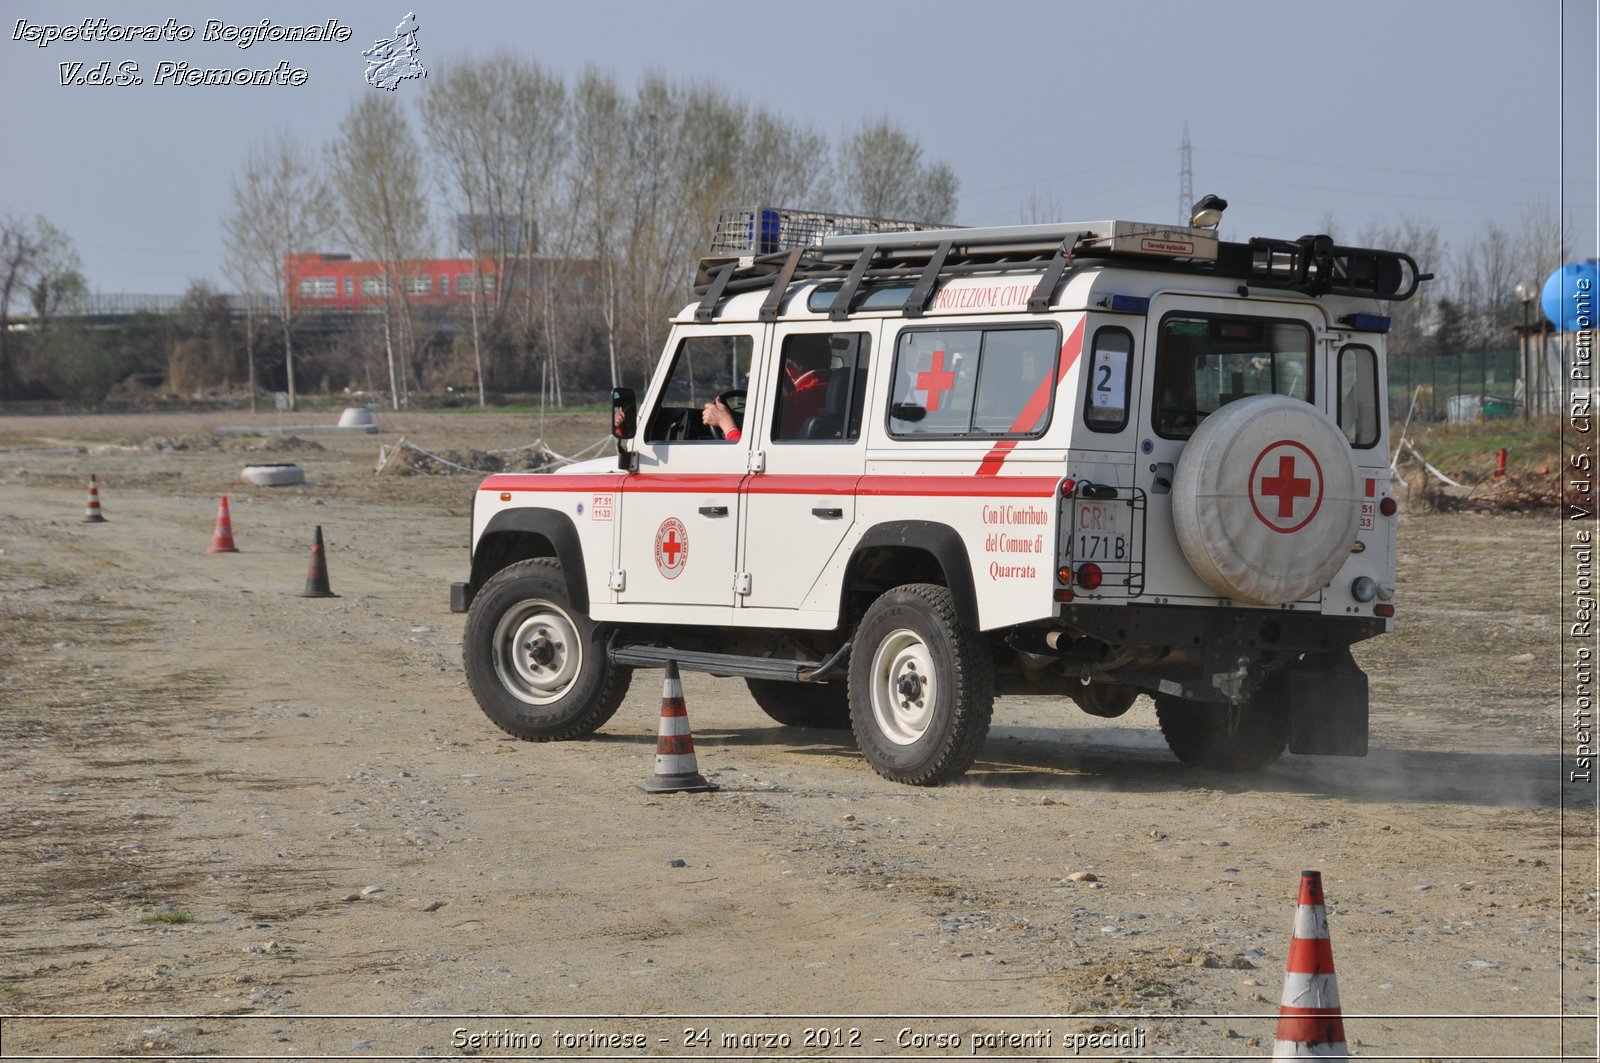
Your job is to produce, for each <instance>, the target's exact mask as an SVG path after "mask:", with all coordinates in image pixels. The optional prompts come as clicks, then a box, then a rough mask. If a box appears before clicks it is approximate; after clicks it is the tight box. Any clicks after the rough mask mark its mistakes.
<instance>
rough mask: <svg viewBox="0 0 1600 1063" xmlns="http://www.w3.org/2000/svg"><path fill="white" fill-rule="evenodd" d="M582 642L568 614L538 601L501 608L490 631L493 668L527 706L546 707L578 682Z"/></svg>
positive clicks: (581, 659) (505, 685)
mask: <svg viewBox="0 0 1600 1063" xmlns="http://www.w3.org/2000/svg"><path fill="white" fill-rule="evenodd" d="M582 667H583V643H582V641H581V640H580V638H579V637H578V628H577V625H575V624H574V623H573V622H572V618H571V617H570V616H568V615H567V614H566V613H565V612H563V611H562V610H561V609H560V608H559V607H558V606H556V605H554V604H552V603H550V602H546V601H539V600H532V601H526V602H520V603H518V604H517V605H516V606H515V607H513V608H511V609H508V610H506V613H505V615H504V616H502V617H501V618H500V623H499V624H497V625H496V626H495V629H494V672H495V675H496V676H498V677H499V678H500V685H501V686H503V687H505V689H506V690H507V691H508V692H509V693H510V694H511V695H512V696H514V697H516V698H517V699H518V700H520V701H525V702H527V703H528V704H529V705H548V704H549V703H550V702H552V701H556V700H558V699H560V698H561V697H563V696H564V695H565V694H566V693H567V691H569V690H571V689H572V685H573V684H574V683H576V682H577V681H578V673H579V671H580V670H581V669H582Z"/></svg>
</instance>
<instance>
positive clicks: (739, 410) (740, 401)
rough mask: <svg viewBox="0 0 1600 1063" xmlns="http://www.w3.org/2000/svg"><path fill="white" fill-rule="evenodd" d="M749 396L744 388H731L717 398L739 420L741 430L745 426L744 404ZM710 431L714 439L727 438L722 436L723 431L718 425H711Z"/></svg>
mask: <svg viewBox="0 0 1600 1063" xmlns="http://www.w3.org/2000/svg"><path fill="white" fill-rule="evenodd" d="M748 394H749V392H748V391H746V390H745V389H744V388H729V389H728V390H727V391H724V392H723V393H722V394H720V395H718V396H717V401H718V402H720V403H722V405H724V406H726V407H727V408H728V412H729V413H731V414H733V416H734V417H735V418H736V419H737V420H738V422H739V425H740V427H741V428H742V427H743V426H744V403H745V398H746V397H747V396H748ZM710 429H711V434H712V436H713V437H715V438H717V439H723V438H725V437H724V436H723V434H722V429H720V428H718V427H717V426H716V425H711V426H710Z"/></svg>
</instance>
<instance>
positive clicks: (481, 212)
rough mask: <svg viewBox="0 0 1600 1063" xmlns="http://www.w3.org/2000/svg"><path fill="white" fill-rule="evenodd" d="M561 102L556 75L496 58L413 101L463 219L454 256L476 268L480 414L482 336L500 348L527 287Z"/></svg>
mask: <svg viewBox="0 0 1600 1063" xmlns="http://www.w3.org/2000/svg"><path fill="white" fill-rule="evenodd" d="M565 97H566V89H565V86H564V84H563V83H562V81H561V79H560V78H559V77H558V76H557V75H555V74H552V73H549V72H548V71H546V70H545V69H544V68H543V67H541V66H540V65H539V64H538V63H536V62H534V61H533V60H530V59H523V58H519V57H515V56H512V55H509V54H501V55H496V56H494V57H492V58H490V59H487V60H483V61H480V62H476V63H464V64H461V65H458V66H456V67H454V68H452V69H451V70H450V71H448V72H447V73H445V74H444V75H443V76H441V77H439V78H436V79H433V81H432V83H431V84H430V86H429V91H428V94H427V96H425V97H424V98H423V101H422V120H423V129H424V133H425V135H426V136H427V138H428V142H429V144H430V145H431V146H432V148H433V153H434V155H435V157H436V158H437V159H439V161H440V167H441V171H442V172H441V177H442V179H443V180H442V183H443V184H444V186H445V189H446V193H447V197H448V199H449V200H450V201H451V202H452V203H453V204H455V205H456V207H457V208H458V213H459V214H460V215H461V216H462V217H463V218H465V219H467V224H466V225H465V226H464V231H463V233H462V237H463V239H462V243H463V244H464V247H463V250H465V251H467V252H468V253H469V254H470V255H471V256H472V258H473V260H474V261H475V262H477V263H480V267H479V268H478V270H477V272H476V276H475V281H476V283H474V285H473V291H472V299H473V302H472V308H471V309H472V328H473V351H474V362H475V363H476V370H477V376H478V402H479V404H480V405H482V404H483V403H484V402H485V401H486V397H485V383H484V380H485V376H486V373H485V370H484V365H483V355H482V350H481V343H482V337H483V335H485V334H486V335H487V337H488V338H489V340H490V342H491V343H492V344H495V345H496V346H497V347H498V346H503V345H504V343H505V341H506V337H505V331H506V324H507V315H508V313H509V311H510V308H511V305H512V304H511V300H512V296H513V294H514V293H515V292H516V291H517V290H518V289H519V288H520V287H522V286H525V285H527V284H528V283H530V273H529V267H530V265H531V262H532V255H533V251H534V239H535V232H536V228H535V226H536V225H537V223H538V214H539V208H540V205H541V203H542V202H544V201H545V200H546V199H547V198H548V188H547V186H548V185H549V184H550V182H551V180H552V176H553V174H554V173H555V170H556V168H557V165H558V164H559V162H560V160H561V157H562V149H563V143H564V122H565ZM483 263H492V264H493V265H492V269H491V270H487V271H486V270H484V269H483V268H482V265H481V264H483ZM491 287H492V289H493V290H492V291H491V290H490V288H491ZM480 299H481V301H482V307H483V310H484V313H485V319H484V321H483V322H482V324H481V326H480V322H479V320H478V310H479V301H480Z"/></svg>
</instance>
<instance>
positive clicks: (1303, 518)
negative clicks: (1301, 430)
mask: <svg viewBox="0 0 1600 1063" xmlns="http://www.w3.org/2000/svg"><path fill="white" fill-rule="evenodd" d="M1250 508H1251V509H1252V510H1254V511H1255V514H1256V517H1257V518H1258V519H1259V520H1260V521H1261V523H1263V524H1265V525H1266V526H1267V527H1269V528H1271V529H1272V530H1273V531H1275V532H1283V533H1285V534H1287V533H1289V532H1297V531H1299V530H1300V529H1301V528H1304V527H1305V526H1306V525H1307V524H1310V523H1311V518H1313V517H1315V516H1316V515H1317V510H1319V509H1321V508H1322V466H1321V465H1319V464H1318V463H1317V457H1316V455H1315V454H1313V453H1311V449H1310V448H1309V447H1307V446H1306V445H1305V444H1304V443H1298V442H1296V441H1294V440H1292V439H1280V440H1278V441H1277V442H1276V443H1269V444H1267V448H1266V449H1265V450H1263V451H1262V452H1261V454H1260V455H1259V456H1258V457H1257V458H1256V461H1255V464H1254V465H1252V466H1250ZM1296 518H1298V519H1296Z"/></svg>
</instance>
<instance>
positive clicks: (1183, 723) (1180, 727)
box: [1156, 687, 1289, 772]
mask: <svg viewBox="0 0 1600 1063" xmlns="http://www.w3.org/2000/svg"><path fill="white" fill-rule="evenodd" d="M1239 713H1240V715H1239V726H1238V730H1237V732H1236V733H1235V734H1233V735H1229V734H1228V705H1227V703H1226V702H1198V701H1184V700H1183V699H1181V698H1175V697H1170V696H1168V695H1165V694H1162V695H1157V697H1156V720H1157V721H1158V722H1159V723H1160V724H1161V734H1162V737H1164V738H1165V739H1166V740H1167V748H1168V749H1171V750H1172V752H1173V753H1174V754H1175V755H1176V756H1177V758H1178V759H1179V760H1181V761H1183V762H1184V763H1185V764H1191V765H1193V766H1195V767H1197V768H1209V769H1211V770H1212V771H1226V772H1248V771H1259V770H1260V769H1262V768H1265V767H1266V766H1267V765H1269V764H1271V763H1272V762H1273V761H1275V760H1277V759H1278V758H1279V757H1280V756H1282V755H1283V751H1284V749H1285V748H1286V747H1287V746H1288V744H1289V712H1288V704H1287V702H1286V701H1285V700H1284V699H1283V698H1282V696H1281V695H1280V693H1279V691H1278V690H1277V689H1276V688H1275V687H1268V688H1267V689H1265V690H1262V691H1259V692H1257V694H1256V696H1255V697H1254V698H1252V699H1251V700H1250V701H1248V702H1246V703H1245V704H1244V705H1242V706H1241V707H1240V709H1239Z"/></svg>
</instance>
